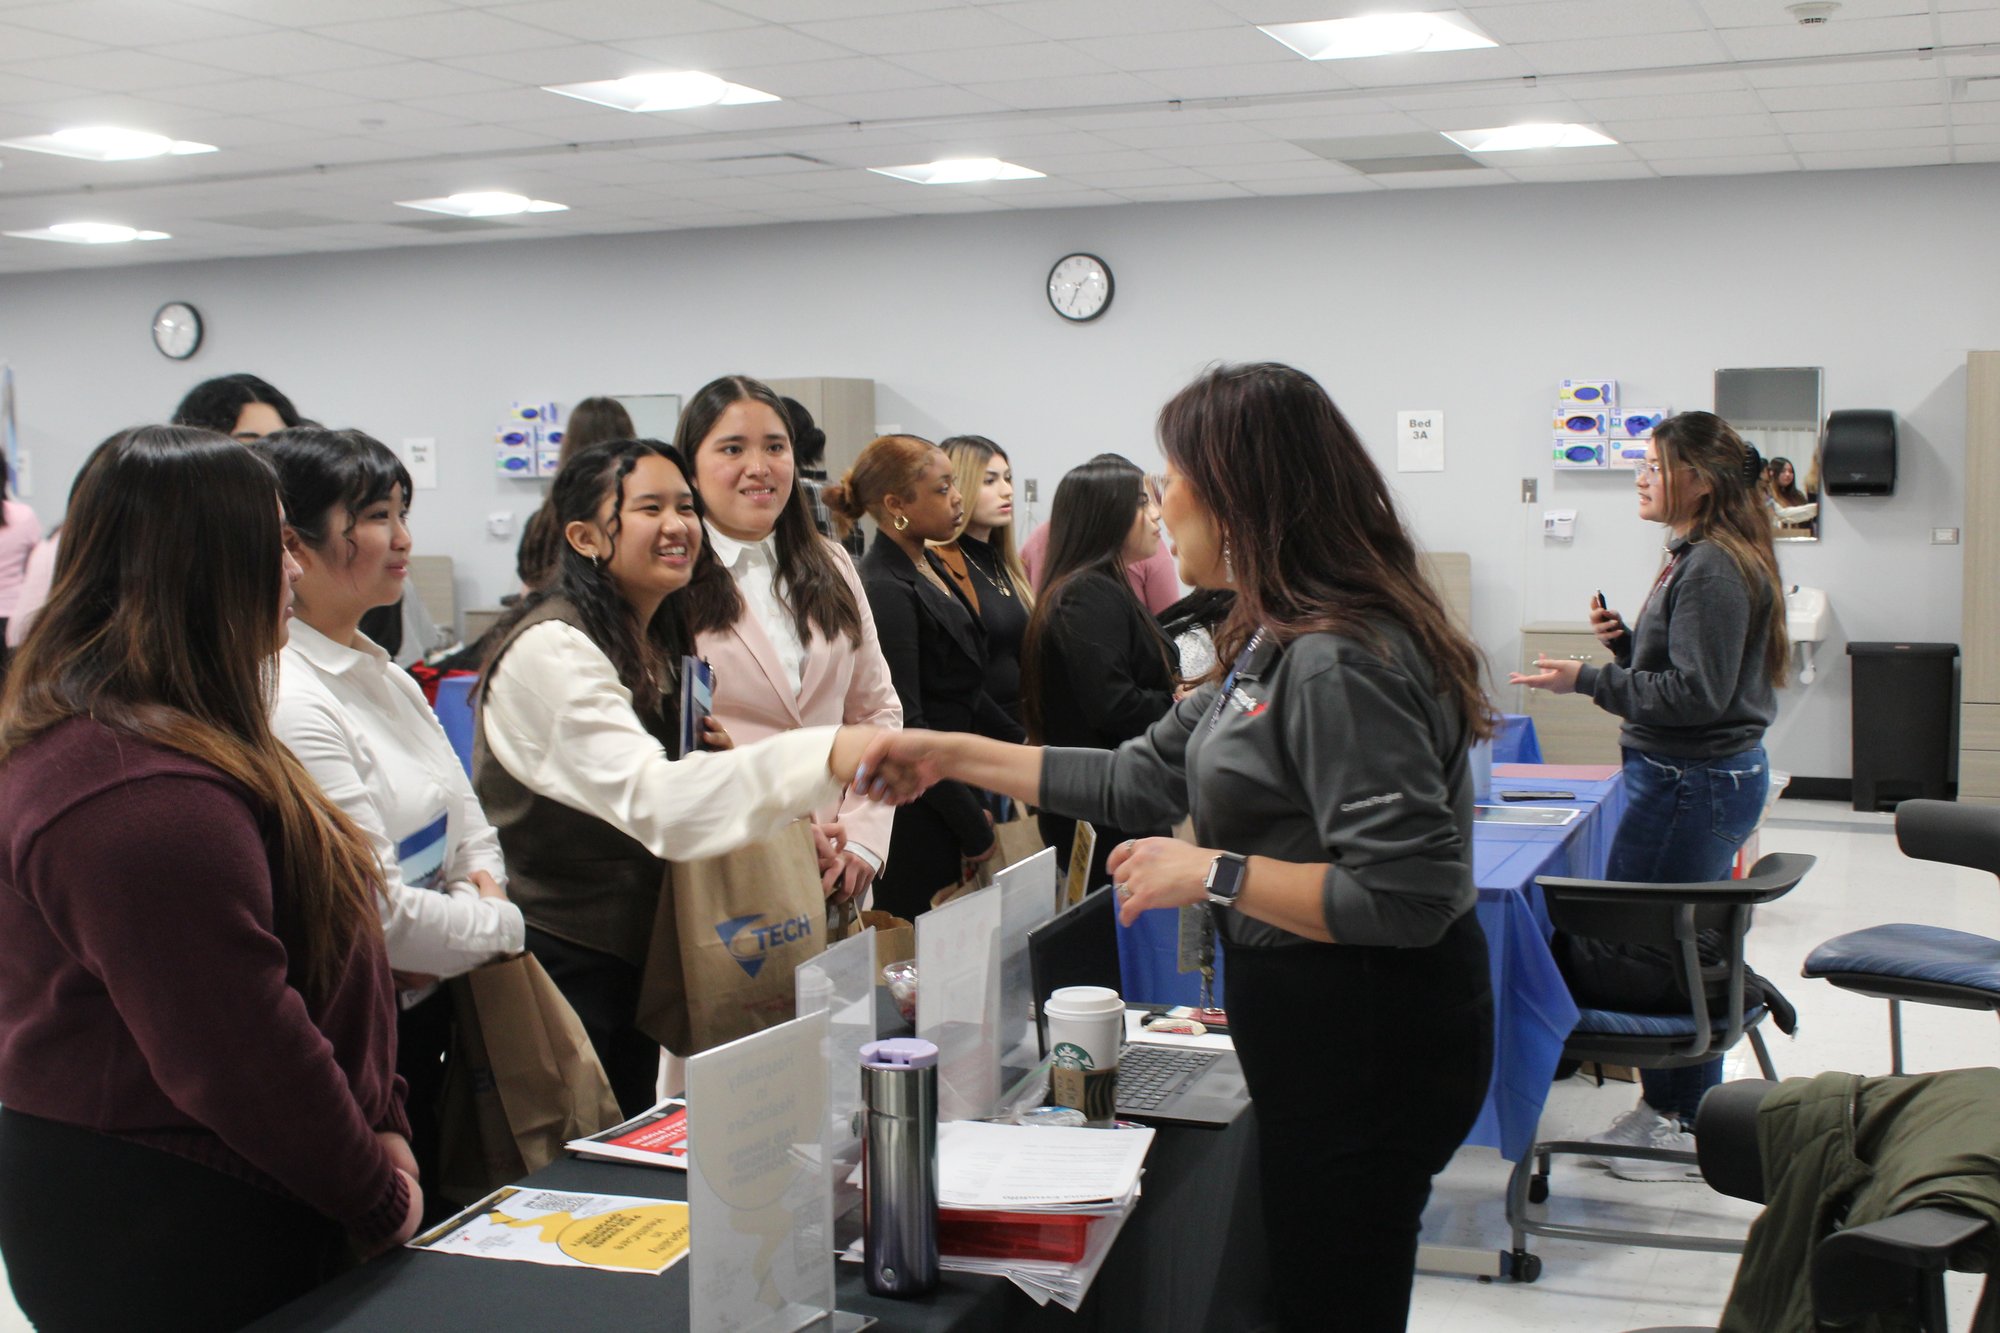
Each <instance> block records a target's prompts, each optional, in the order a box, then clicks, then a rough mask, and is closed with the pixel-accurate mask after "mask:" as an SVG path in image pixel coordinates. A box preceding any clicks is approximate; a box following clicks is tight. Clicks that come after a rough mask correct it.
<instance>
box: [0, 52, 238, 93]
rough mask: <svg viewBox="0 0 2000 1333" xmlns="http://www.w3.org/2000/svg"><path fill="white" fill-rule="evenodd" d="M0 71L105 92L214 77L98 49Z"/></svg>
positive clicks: (182, 64)
mask: <svg viewBox="0 0 2000 1333" xmlns="http://www.w3.org/2000/svg"><path fill="white" fill-rule="evenodd" d="M223 40H224V41H240V40H244V39H242V38H224V39H223ZM251 40H255V39H251ZM0 73H5V74H18V75H21V76H22V77H24V78H30V79H43V80H46V81H48V82H50V83H66V84H69V85H70V86H72V87H76V88H88V89H90V90H91V91H92V92H106V93H124V92H144V91H148V90H150V89H153V88H172V87H174V86H176V85H177V84H189V83H204V82H207V81H208V80H210V79H213V78H214V77H215V71H214V70H213V69H212V68H208V67H206V66H204V65H198V64H191V63H189V62H188V61H184V60H176V59H173V58H172V57H171V56H168V55H157V54H154V53H153V52H150V51H101V52H98V53H96V54H94V55H83V56H56V57H54V58H52V59H49V60H23V61H18V62H10V63H9V64H7V65H5V66H0Z"/></svg>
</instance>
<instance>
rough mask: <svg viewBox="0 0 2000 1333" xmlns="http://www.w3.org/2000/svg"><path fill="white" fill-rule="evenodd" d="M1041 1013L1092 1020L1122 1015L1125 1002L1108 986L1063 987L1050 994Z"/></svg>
mask: <svg viewBox="0 0 2000 1333" xmlns="http://www.w3.org/2000/svg"><path fill="white" fill-rule="evenodd" d="M1042 1012H1043V1013H1045V1014H1056V1013H1060V1014H1062V1015H1063V1016H1064V1017H1066V1018H1094V1017H1097V1016H1099V1015H1102V1014H1122V1013H1124V1012H1125V1001H1124V1000H1122V999H1120V998H1119V995H1118V992H1117V991H1115V990H1112V989H1111V988H1110V987H1109V986H1064V987H1062V988H1061V989H1060V990H1056V991H1053V992H1051V993H1050V995H1049V1002H1048V1003H1047V1004H1046V1005H1044V1006H1043V1007H1042Z"/></svg>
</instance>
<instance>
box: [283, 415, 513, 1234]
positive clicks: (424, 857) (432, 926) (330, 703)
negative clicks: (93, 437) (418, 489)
mask: <svg viewBox="0 0 2000 1333" xmlns="http://www.w3.org/2000/svg"><path fill="white" fill-rule="evenodd" d="M255 447H256V448H257V449H258V451H259V452H261V453H262V454H263V455H264V456H265V457H266V458H268V459H270V460H271V463H272V465H273V466H274V467H276V468H277V471H278V484H279V489H280V492H281V494H282V495H283V497H284V504H285V515H286V528H285V545H286V548H287V549H288V550H290V551H291V553H292V555H293V558H295V559H296V560H297V561H298V562H299V567H300V569H301V570H302V571H303V573H302V574H301V575H300V577H299V581H298V584H297V598H296V601H295V602H294V603H293V611H294V613H295V617H296V618H295V619H294V620H293V622H292V629H291V638H290V641H289V642H288V643H287V644H286V646H285V650H284V651H283V652H282V653H281V654H279V663H280V666H279V676H278V702H277V707H276V709H275V710H274V712H273V716H272V727H273V730H275V731H276V733H277V735H278V738H279V739H280V740H282V741H284V743H285V744H286V745H287V746H289V747H290V748H291V750H292V753H294V754H296V755H297V756H298V757H299V761H300V762H301V763H303V764H304V765H305V767H306V771H307V772H309V773H311V774H312V776H313V778H314V780H315V781H317V782H318V783H319V785H320V787H321V788H322V789H324V790H325V792H326V794H327V795H328V796H329V797H330V798H332V800H333V802H334V803H335V804H336V805H338V806H339V807H340V808H341V809H342V810H344V811H345V812H346V813H347V816H348V817H349V818H350V819H352V820H353V821H354V822H355V824H356V825H358V826H359V827H360V829H361V831H362V833H363V834H365V835H366V836H367V838H368V842H369V845H370V846H371V847H372V848H373V850H374V852H375V858H376V860H377V861H378V862H380V864H381V867H382V880H383V884H384V886H385V889H386V894H385V896H384V898H383V900H382V901H381V903H380V904H379V905H378V906H379V910H380V912H381V916H382V928H383V934H384V936H385V937H386V938H387V941H388V945H389V966H390V967H391V968H393V969H395V971H396V973H397V980H398V982H399V983H400V984H401V986H402V988H403V989H402V993H401V997H400V998H401V1001H402V1004H401V1007H400V1016H399V1019H398V1023H397V1070H398V1072H400V1073H401V1074H402V1075H403V1077H404V1078H405V1079H406V1080H408V1082H409V1085H410V1095H409V1110H410V1127H411V1135H410V1138H411V1146H412V1148H413V1149H414V1150H415V1152H416V1154H417V1161H418V1165H419V1166H420V1167H421V1168H422V1170H423V1177H422V1178H423V1179H424V1180H426V1181H435V1180H436V1178H437V1175H436V1170H435V1168H436V1166H437V1146H438V1145H437V1103H438V1097H439V1095H440V1094H441V1093H442V1091H443V1085H444V1073H443V1071H444V1064H443V1061H444V1058H445V1052H446V1050H447V1048H448V1047H449V1045H450V1038H451V1005H450V1000H449V998H448V997H447V996H446V995H445V994H444V993H443V992H442V991H441V990H440V989H439V988H438V985H437V982H438V980H439V979H440V978H443V977H450V976H456V975H458V974H459V973H461V972H467V971H470V970H471V969H473V968H475V967H478V966H479V965H480V964H481V963H484V962H487V961H489V960H491V959H494V958H498V957H501V956H503V955H505V954H510V953H516V952H519V950H520V949H521V947H522V942H523V931H524V925H523V922H522V919H521V909H520V908H518V907H516V906H514V904H512V903H510V902H508V901H507V896H506V892H505V886H506V883H507V871H506V867H505V866H504V865H503V864H502V863H501V858H500V838H499V835H498V834H497V833H496V832H495V831H494V828H493V826H492V824H490V823H488V822H487V819H486V816H485V814H484V813H482V812H481V810H480V808H479V802H478V800H477V799H476V798H475V797H474V796H473V794H472V784H471V783H470V782H468V781H467V780H466V776H465V770H464V769H463V768H462V767H460V765H459V762H458V756H457V755H456V754H454V753H453V751H452V748H451V742H450V741H449V740H447V739H446V738H445V734H444V729H443V728H442V727H441V726H439V725H438V720H437V717H436V715H435V714H434V713H432V712H431V710H430V707H429V705H427V704H426V703H425V702H424V696H423V692H422V691H421V690H419V689H418V688H417V683H416V681H414V680H412V679H411V678H410V676H409V674H408V673H407V672H405V671H404V670H402V668H400V667H398V666H396V665H395V663H393V662H392V661H390V660H389V655H388V654H387V653H385V652H384V651H383V650H382V649H381V648H379V647H378V646H376V645H375V643H373V642H372V641H371V640H370V639H369V638H368V637H367V636H366V635H364V634H362V633H361V631H360V628H359V626H360V622H361V617H362V615H363V613H365V612H367V611H369V610H372V609H373V608H375V607H378V606H389V605H393V604H394V603H395V602H396V601H397V599H398V598H400V597H402V595H403V589H404V583H405V581H406V580H407V579H408V577H409V569H410V548H411V540H410V528H409V514H410V474H409V472H408V471H407V470H406V469H405V468H404V467H403V464H402V462H401V460H399V459H398V458H397V457H396V455H395V454H393V453H391V452H390V451H389V450H388V449H387V448H386V447H385V446H383V445H382V444H381V443H379V442H378V441H376V440H374V439H371V438H370V437H369V436H367V435H364V434H362V433H361V432H359V431H330V430H317V429H312V428H299V429H292V430H284V431H279V432H278V433H276V434H274V435H270V436H267V437H265V438H264V439H263V440H262V441H260V442H259V443H258V444H257V445H256V446H255ZM429 1197H431V1198H433V1199H437V1200H438V1201H439V1205H440V1207H442V1198H441V1196H439V1195H437V1194H436V1193H435V1191H433V1192H432V1193H431V1194H430V1196H429ZM433 1211H437V1209H434V1210H433Z"/></svg>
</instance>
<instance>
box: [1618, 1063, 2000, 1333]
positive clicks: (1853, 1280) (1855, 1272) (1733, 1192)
mask: <svg viewBox="0 0 2000 1333" xmlns="http://www.w3.org/2000/svg"><path fill="white" fill-rule="evenodd" d="M1777 1087H1778V1085H1777V1084H1776V1083H1773V1082H1770V1081H1768V1080H1766V1079H1755V1078H1746V1079H1739V1080H1738V1081H1736V1082H1734V1083H1724V1084H1722V1085H1721V1086H1719V1087H1716V1088H1714V1089H1711V1090H1710V1092H1709V1094H1708V1095H1707V1096H1706V1097H1704V1098H1702V1102H1701V1110H1700V1112H1699V1113H1698V1114H1697V1115H1696V1117H1695V1131H1696V1132H1695V1148H1696V1156H1697V1158H1698V1159H1699V1161H1700V1164H1701V1174H1702V1179H1704V1180H1706V1181H1707V1182H1708V1183H1709V1186H1710V1188H1712V1189H1714V1190H1715V1191H1716V1193H1718V1194H1727V1195H1729V1196H1730V1197H1732V1198H1737V1199H1747V1200H1748V1201H1749V1202H1751V1203H1763V1202H1764V1164H1763V1159H1762V1155H1761V1154H1760V1153H1759V1152H1758V1148H1757V1111H1758V1108H1759V1107H1760V1106H1761V1105H1762V1104H1763V1101H1764V1098H1765V1097H1766V1096H1768V1095H1770V1093H1771V1092H1773V1091H1775V1090H1776V1088H1777ZM1986 1225H1987V1224H1986V1222H1985V1220H1984V1219H1982V1218H1977V1217H1972V1216H1970V1215H1968V1214H1966V1213H1958V1212H1953V1211H1951V1210H1950V1209H1948V1208H1912V1209H1910V1210H1909V1211H1907V1212H1902V1213H1898V1214H1896V1215H1895V1216H1894V1217H1886V1218H1883V1219H1882V1220H1881V1221H1879V1222H1870V1223H1868V1224H1867V1225H1866V1226H1858V1227H1853V1228H1850V1229H1848V1230H1845V1231H1836V1232H1835V1233H1834V1234H1832V1235H1831V1236H1828V1237H1827V1238H1826V1239H1825V1240H1822V1241H1821V1242H1820V1243H1819V1245H1818V1246H1817V1247H1815V1248H1814V1250H1813V1258H1812V1277H1811V1281H1812V1304H1813V1317H1814V1319H1815V1320H1816V1321H1817V1322H1818V1323H1820V1324H1821V1325H1823V1326H1826V1327H1833V1328H1841V1327H1845V1326H1846V1325H1848V1324H1851V1323H1853V1322H1854V1321H1855V1320H1857V1319H1860V1318H1862V1317H1863V1316H1864V1315H1871V1314H1886V1313H1889V1312H1892V1311H1902V1312H1906V1313H1908V1314H1910V1315H1913V1316H1914V1317H1915V1318H1916V1321H1917V1325H1916V1326H1917V1329H1918V1333H1946V1330H1948V1329H1949V1328H1950V1324H1949V1322H1948V1321H1947V1319H1946V1312H1945V1292H1944V1275H1945V1274H1946V1273H1947V1272H1954V1271H1955V1272H1961V1273H1976V1272H1980V1271H1981V1260H1980V1258H1979V1257H1978V1255H1977V1254H1975V1253H1974V1252H1973V1250H1972V1248H1971V1246H1972V1242H1973V1241H1974V1240H1976V1239H1977V1238H1978V1237H1979V1236H1980V1235H1981V1233H1983V1232H1984V1231H1985V1230H1986ZM1632 1333H1715V1330H1714V1329H1712V1328H1708V1327H1695V1326H1691V1325H1686V1324H1681V1325H1676V1326H1674V1327H1671V1328H1642V1329H1634V1330H1632Z"/></svg>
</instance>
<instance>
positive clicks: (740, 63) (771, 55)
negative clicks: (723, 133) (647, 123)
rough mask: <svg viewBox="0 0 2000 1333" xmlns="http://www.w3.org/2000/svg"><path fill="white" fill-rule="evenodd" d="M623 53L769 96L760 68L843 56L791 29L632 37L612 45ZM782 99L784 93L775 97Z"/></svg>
mask: <svg viewBox="0 0 2000 1333" xmlns="http://www.w3.org/2000/svg"><path fill="white" fill-rule="evenodd" d="M616 45H617V47H618V48H619V49H620V50H622V51H630V52H632V53H633V54H635V55H640V56H644V57H645V58H646V59H647V60H648V61H650V62H651V63H652V66H653V67H654V68H656V69H699V70H706V71H708V72H709V73H711V74H726V75H727V76H728V77H730V78H732V79H735V80H736V81H738V82H742V83H748V84H749V85H750V86H751V87H753V88H760V89H763V91H765V92H770V91H771V90H770V89H769V88H764V85H763V84H762V83H760V82H758V79H759V78H760V77H761V76H760V74H759V73H758V71H759V69H760V68H761V67H762V66H765V65H783V64H790V63H794V62H798V61H805V60H831V59H838V58H841V57H844V56H846V55H847V50H846V48H844V47H839V46H835V45H834V44H833V43H831V42H823V41H821V40H819V38H817V37H808V36H806V35H805V34H804V33H802V32H795V31H793V30H792V29H790V28H772V27H760V28H729V29H726V30H725V31H722V32H691V33H683V34H680V35H678V36H673V37H633V38H625V39H622V40H620V41H618V42H617V43H616ZM779 95H780V96H782V95H783V94H779Z"/></svg>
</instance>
